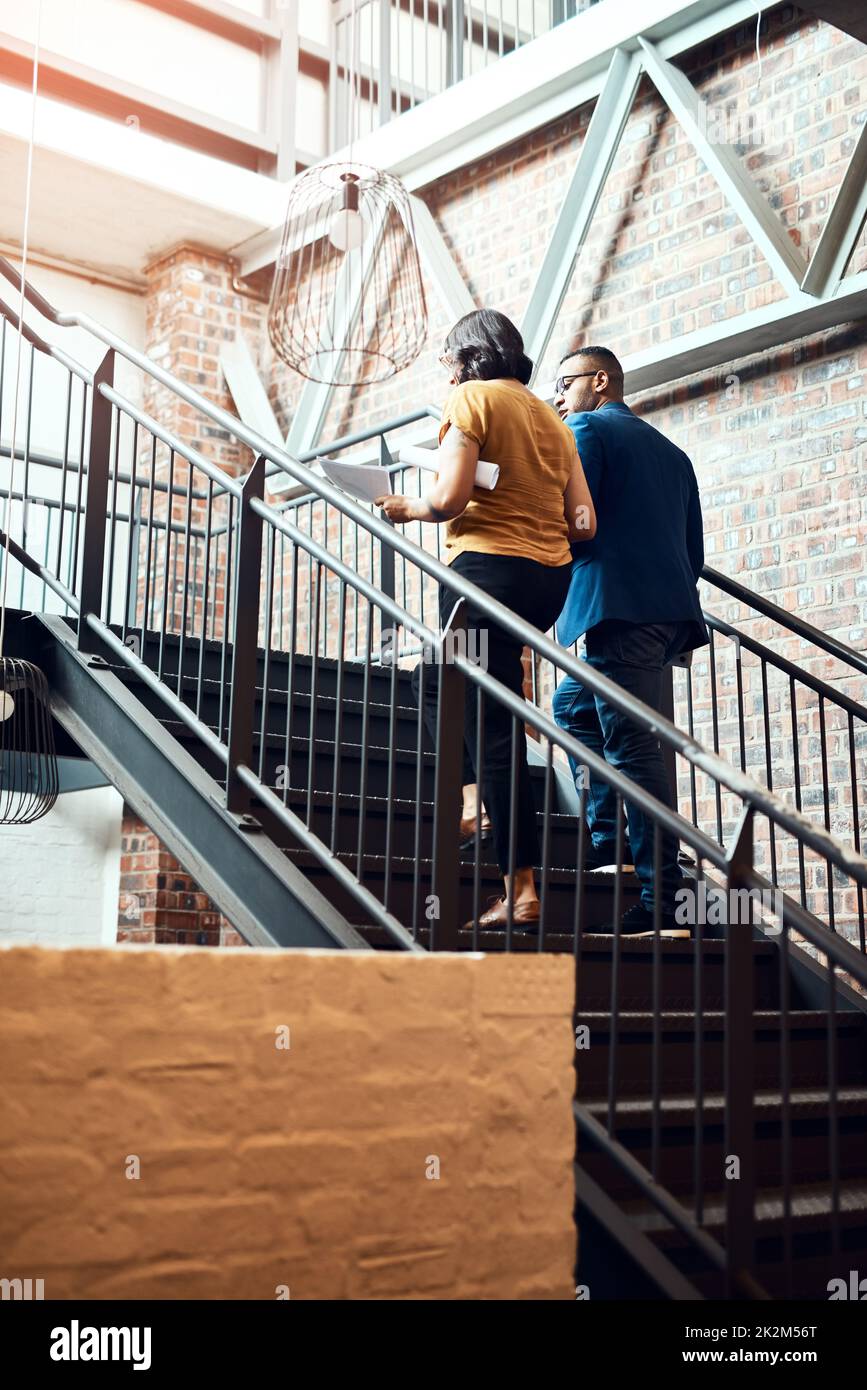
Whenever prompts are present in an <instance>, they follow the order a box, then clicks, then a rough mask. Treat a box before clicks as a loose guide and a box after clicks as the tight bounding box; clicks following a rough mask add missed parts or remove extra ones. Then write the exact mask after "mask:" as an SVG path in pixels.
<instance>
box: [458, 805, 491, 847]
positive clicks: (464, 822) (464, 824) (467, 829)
mask: <svg viewBox="0 0 867 1390" xmlns="http://www.w3.org/2000/svg"><path fill="white" fill-rule="evenodd" d="M477 819H478V817H476V816H467V818H466V819H464V817H463V816H461V827H460V837H461V846H460V847H461V849H472V848H473V845H474V844H475V843H476V822H477ZM493 838H494V828H493V826H492V825H491V821H490V817H489V816H488V815H486V814H483V815H482V833H481V841H482V844H483V845H486V844H489V843H490V841H491V840H493Z"/></svg>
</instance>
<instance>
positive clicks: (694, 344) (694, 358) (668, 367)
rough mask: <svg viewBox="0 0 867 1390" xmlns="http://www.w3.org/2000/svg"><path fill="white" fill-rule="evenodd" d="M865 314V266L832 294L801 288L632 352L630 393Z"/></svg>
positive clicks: (628, 368)
mask: <svg viewBox="0 0 867 1390" xmlns="http://www.w3.org/2000/svg"><path fill="white" fill-rule="evenodd" d="M863 318H867V271H862V272H861V273H860V274H859V275H852V276H849V277H848V278H847V279H845V280H842V281H841V282H840V285H839V288H838V290H837V293H836V294H833V295H831V296H830V298H828V299H814V298H813V297H812V296H811V295H809V294H802V293H801V292H800V291H798V292H797V293H796V294H793V295H791V296H790V298H789V299H783V300H779V301H778V302H777V303H776V304H766V305H764V306H763V307H762V308H761V309H754V310H752V312H750V313H748V314H738V315H737V316H736V317H735V318H731V319H727V320H726V321H725V322H724V323H715V324H713V325H712V326H711V327H708V328H702V329H699V330H698V331H697V332H695V333H685V334H684V335H683V336H682V337H679V338H673V339H671V340H670V341H669V342H668V343H662V344H659V343H657V344H654V345H653V346H652V347H649V348H645V349H644V351H642V352H636V353H632V354H630V356H628V357H626V358H624V361H623V370H624V372H625V374H626V392H627V395H634V394H635V393H636V392H637V391H649V390H651V389H652V388H654V387H657V386H664V385H666V384H667V383H668V382H671V381H680V380H682V378H683V377H685V376H692V375H693V374H694V373H696V372H705V371H708V370H709V369H710V368H712V367H719V366H722V365H723V364H724V363H728V362H734V361H736V360H737V359H739V358H744V357H749V356H751V355H752V354H754V353H757V352H764V351H765V350H766V349H767V348H773V347H779V346H780V345H782V344H784V343H789V342H791V341H792V339H793V338H805V337H808V336H809V335H810V334H812V333H821V332H822V330H823V329H825V328H834V327H836V326H837V325H838V324H841V323H853V322H854V321H856V320H858V319H863Z"/></svg>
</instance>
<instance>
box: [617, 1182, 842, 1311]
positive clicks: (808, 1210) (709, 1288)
mask: <svg viewBox="0 0 867 1390" xmlns="http://www.w3.org/2000/svg"><path fill="white" fill-rule="evenodd" d="M685 1205H686V1204H685ZM623 1208H624V1210H625V1211H626V1212H627V1213H628V1215H629V1216H630V1217H631V1219H632V1221H633V1222H634V1223H635V1224H636V1226H637V1227H638V1229H639V1230H641V1231H642V1232H643V1233H644V1234H646V1235H647V1236H649V1237H650V1239H651V1240H652V1241H653V1242H654V1244H655V1245H656V1246H658V1248H659V1249H660V1250H662V1251H664V1253H665V1254H666V1255H667V1256H668V1258H669V1259H671V1260H673V1262H674V1263H675V1264H676V1265H677V1267H678V1268H679V1269H680V1270H681V1271H682V1272H683V1273H684V1274H686V1275H687V1276H688V1277H690V1278H691V1279H693V1281H694V1282H695V1283H696V1284H697V1286H698V1287H699V1288H700V1289H701V1290H702V1292H704V1293H705V1294H706V1295H707V1296H709V1297H713V1296H714V1295H715V1294H718V1292H719V1290H720V1275H719V1274H718V1273H715V1272H710V1271H708V1269H707V1267H706V1264H705V1262H704V1260H703V1258H702V1257H701V1255H700V1254H699V1253H698V1252H697V1251H696V1249H695V1247H694V1246H693V1245H692V1244H691V1243H690V1242H689V1241H688V1239H687V1237H686V1236H684V1235H683V1234H682V1233H681V1232H680V1231H678V1230H677V1229H676V1228H675V1227H673V1226H672V1225H671V1224H670V1222H669V1221H668V1220H667V1219H666V1218H665V1217H664V1216H663V1215H662V1213H661V1212H659V1211H658V1210H656V1208H653V1207H651V1205H650V1203H648V1202H647V1201H646V1200H645V1199H641V1200H640V1201H638V1200H636V1201H634V1202H625V1203H623ZM687 1210H690V1208H689V1207H688V1206H687ZM832 1210H833V1209H832V1199H831V1188H830V1182H829V1179H828V1178H827V1177H825V1178H824V1179H823V1180H819V1181H817V1182H814V1183H811V1182H807V1183H798V1184H797V1185H796V1186H794V1187H793V1189H792V1192H791V1221H790V1227H791V1239H792V1254H793V1261H792V1274H791V1285H790V1283H789V1278H788V1277H787V1270H786V1261H785V1228H786V1221H785V1211H784V1205H783V1192H782V1190H781V1188H780V1186H779V1185H774V1186H772V1187H765V1188H760V1189H759V1190H758V1191H757V1193H756V1201H755V1217H756V1273H757V1278H758V1280H759V1282H760V1283H761V1285H762V1287H763V1288H765V1289H766V1290H767V1292H768V1293H769V1294H770V1295H771V1296H772V1297H773V1298H781V1299H782V1298H795V1299H822V1300H826V1299H827V1298H828V1282H829V1280H831V1279H841V1278H842V1279H848V1275H849V1270H850V1269H851V1268H854V1269H859V1270H863V1269H864V1268H865V1264H867V1185H865V1183H864V1181H863V1179H862V1180H849V1181H845V1180H844V1181H841V1183H840V1191H839V1206H838V1211H839V1217H838V1226H839V1237H840V1248H839V1251H835V1250H834V1248H833V1234H832ZM702 1228H703V1229H704V1230H706V1231H708V1232H709V1233H710V1235H712V1236H713V1237H714V1238H715V1239H717V1240H719V1241H720V1242H721V1243H722V1242H723V1240H724V1235H725V1196H724V1193H723V1194H720V1195H712V1196H711V1197H710V1198H709V1199H708V1200H707V1201H706V1202H705V1205H704V1211H703V1217H702Z"/></svg>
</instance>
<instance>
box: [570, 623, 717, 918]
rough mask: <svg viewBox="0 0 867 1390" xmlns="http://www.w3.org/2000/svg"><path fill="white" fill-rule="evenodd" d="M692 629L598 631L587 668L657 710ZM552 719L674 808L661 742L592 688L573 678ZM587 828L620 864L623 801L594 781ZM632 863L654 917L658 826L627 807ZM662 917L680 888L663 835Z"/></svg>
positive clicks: (674, 849) (642, 626)
mask: <svg viewBox="0 0 867 1390" xmlns="http://www.w3.org/2000/svg"><path fill="white" fill-rule="evenodd" d="M690 627H691V625H690V624H688V623H652V624H648V623H626V622H620V621H616V620H611V621H609V622H604V623H598V624H597V626H596V627H593V628H591V629H590V631H589V632H588V633H587V634H586V637H585V654H584V660H585V661H586V662H587V664H588V666H593V667H595V669H596V670H597V671H599V672H600V674H601V675H603V676H607V677H608V679H609V680H612V681H615V682H616V683H617V685H619V686H622V687H623V689H624V690H628V691H629V693H630V694H632V695H636V696H637V697H638V699H639V700H642V701H643V702H644V704H646V705H650V707H651V708H652V709H656V710H658V709H659V708H660V704H661V698H662V677H663V671H664V669H665V667H666V666H667V665H668V663H669V662H670V661H672V660H673V659H674V657H676V656H677V655H678V654H679V652H680V651H681V650H682V644H683V642H684V641H685V640H688V636H689V630H690ZM553 706H554V718H555V719H556V721H557V723H558V724H559V725H560V727H561V729H565V730H566V731H567V732H568V733H570V734H572V735H573V736H574V737H575V738H577V739H578V740H579V742H581V743H583V744H585V745H586V747H587V748H589V749H591V750H592V752H594V753H598V754H599V755H600V756H602V757H604V758H605V761H606V762H608V763H610V764H611V766H612V767H615V768H617V769H618V771H620V772H622V773H623V774H624V775H625V776H626V777H629V778H631V780H632V781H633V782H636V783H637V784H638V785H639V786H640V787H642V788H643V789H644V790H645V791H647V792H649V793H650V794H651V795H652V796H654V797H656V799H657V800H658V801H661V802H662V803H663V805H665V806H669V807H673V806H674V799H673V794H672V789H671V787H670V786H669V782H668V777H667V775H666V770H665V764H664V762H663V758H662V749H661V748H660V744H659V740H658V739H657V738H655V737H654V736H653V734H651V733H648V732H647V731H646V730H644V729H642V728H639V726H638V725H637V724H635V723H634V722H633V721H632V720H631V719H629V718H628V717H627V716H626V715H625V714H621V713H620V711H619V710H616V709H612V707H611V706H610V705H608V704H606V703H605V701H604V700H603V699H601V697H600V696H598V695H594V694H593V692H592V691H591V690H588V689H587V688H586V686H583V685H581V684H580V682H579V681H577V680H574V679H573V678H572V677H571V676H567V677H566V678H565V679H564V680H563V681H562V682H561V683H560V685H558V687H557V689H556V691H555V692H554V702H553ZM569 762H570V765H571V767H572V775H573V777H575V778H576V784H578V773H579V767H580V764H579V763H578V761H577V760H576V759H573V758H571V757H570V759H569ZM584 805H585V808H586V813H587V825H588V829H589V832H590V836H591V839H592V842H593V845H594V847H596V848H598V849H600V850H603V851H605V852H606V853H607V852H609V851H610V854H611V860H612V862H613V860H614V850H615V837H616V835H617V795H616V793H615V792H614V791H613V789H612V788H611V787H610V786H609V785H608V783H607V782H604V781H602V780H601V779H600V778H599V777H593V776H590V777H589V778H587V779H585V783H584ZM625 809H626V821H627V825H628V827H629V844H630V847H631V850H632V862H633V864H634V865H635V872H636V874H637V875H638V879H639V882H640V884H641V901H642V902H643V904H644V906H645V907H646V908H647V909H648V910H649V911H652V910H653V904H654V882H653V878H654V875H653V860H654V848H653V841H654V824H655V823H654V821H653V820H652V819H651V818H650V817H649V816H647V815H645V814H644V812H643V811H641V810H640V809H639V808H638V807H637V806H635V805H634V804H632V803H630V802H629V801H627V802H626V803H625ZM660 848H661V852H662V854H661V863H662V882H661V898H662V911H663V913H668V912H673V911H674V908H675V893H676V892H677V890H678V888H679V887H680V886H681V885H682V881H683V880H682V875H681V871H680V868H679V866H678V862H677V854H678V841H677V839H676V838H675V837H674V836H673V835H668V834H663V835H662V843H661V846H660Z"/></svg>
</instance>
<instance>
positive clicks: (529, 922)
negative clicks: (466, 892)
mask: <svg viewBox="0 0 867 1390" xmlns="http://www.w3.org/2000/svg"><path fill="white" fill-rule="evenodd" d="M489 902H490V904H491V906H489V907H488V910H487V912H483V913H482V915H481V917H480V918H479V926H480V927H486V928H488V930H496V929H499V928H502V930H505V928H506V924H507V921H508V908H507V906H506V899H505V898H491V899H489ZM539 916H540V906H539V903H538V901H536V902H532V903H516V904H515V908H514V911H513V913H512V923H513V925H514V926H516V927H520V929H521V930H522V931H533V930H534V929H535V928H538V926H539ZM473 926H474V923H473V922H464V931H472V929H473Z"/></svg>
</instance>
